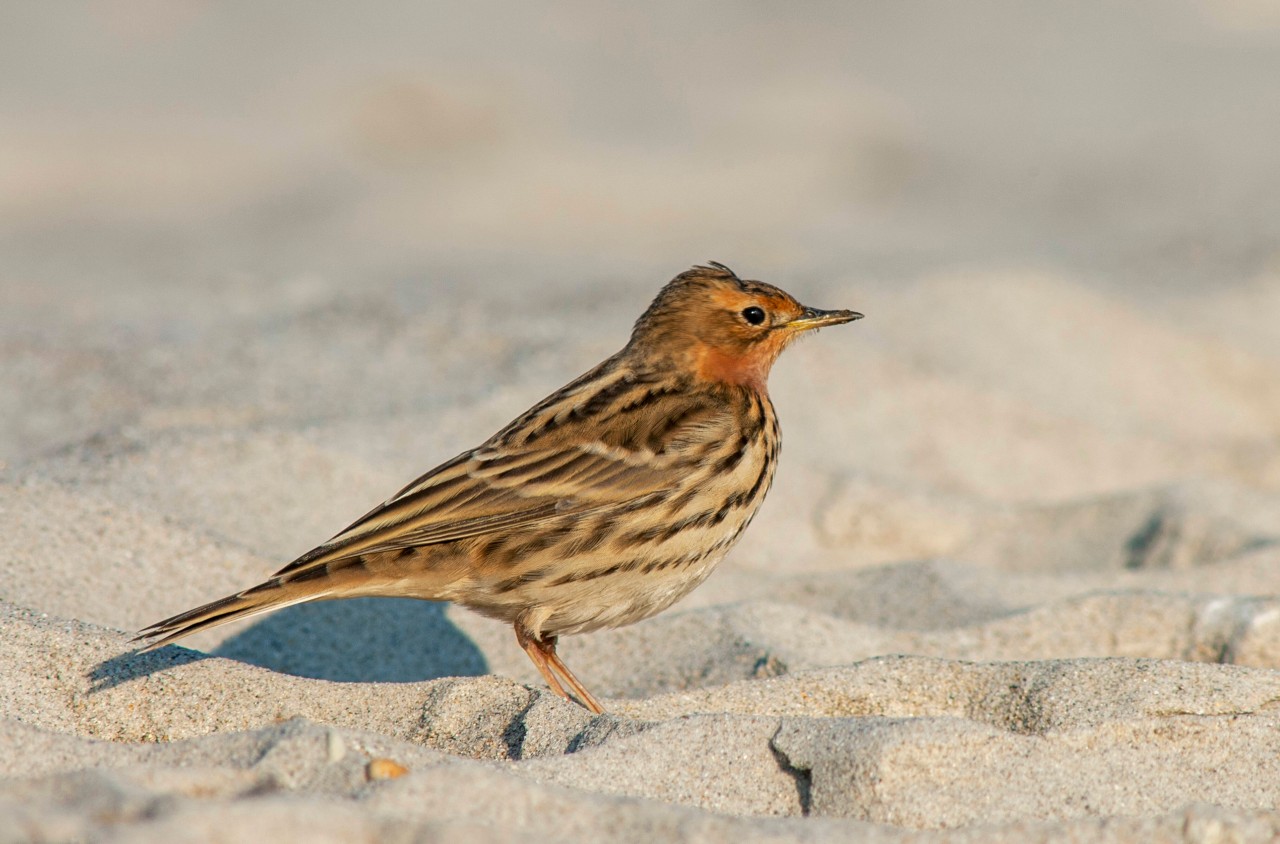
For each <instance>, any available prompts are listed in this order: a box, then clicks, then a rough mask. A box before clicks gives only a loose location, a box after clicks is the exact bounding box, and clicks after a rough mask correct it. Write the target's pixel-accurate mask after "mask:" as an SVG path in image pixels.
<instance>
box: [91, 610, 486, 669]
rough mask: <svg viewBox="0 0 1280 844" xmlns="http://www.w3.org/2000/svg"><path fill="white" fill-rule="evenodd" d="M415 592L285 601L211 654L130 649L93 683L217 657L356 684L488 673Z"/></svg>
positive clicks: (469, 644) (468, 643)
mask: <svg viewBox="0 0 1280 844" xmlns="http://www.w3.org/2000/svg"><path fill="white" fill-rule="evenodd" d="M444 609H445V605H444V604H438V603H432V602H429V601H418V600H413V599H410V598H352V599H348V600H343V601H323V602H317V603H314V604H302V605H299V606H294V607H287V608H285V609H283V610H280V611H279V612H276V613H272V614H271V615H268V616H265V617H263V618H262V619H261V620H260V621H258V622H257V623H256V624H254V625H253V626H251V627H249V628H247V629H246V630H244V631H243V632H241V633H237V634H236V635H235V636H232V637H231V638H230V639H227V640H226V641H225V642H223V643H222V644H221V645H219V646H218V647H217V648H216V649H214V650H213V651H212V652H211V653H208V654H206V653H202V652H200V651H192V650H188V649H186V648H182V647H173V646H171V647H166V648H161V649H160V650H158V651H156V652H154V653H147V654H139V653H136V652H129V653H126V654H121V655H120V656H117V657H113V658H112V659H109V660H106V661H104V662H102V663H100V664H99V665H98V666H96V667H95V668H94V670H93V672H92V674H91V675H90V679H91V680H92V681H93V690H94V691H101V690H104V689H108V688H112V687H114V686H118V685H120V684H122V683H126V682H128V681H130V680H133V679H136V678H138V677H145V676H147V675H150V674H153V673H155V672H157V671H161V670H163V669H166V668H171V667H173V666H176V665H186V664H188V663H192V662H198V661H200V660H203V659H208V658H210V657H213V656H218V657H223V658H226V659H234V660H237V661H239V662H247V663H249V664H251V665H260V666H262V667H263V668H270V669H271V670H273V671H279V672H280V673H282V674H293V675H295V676H298V677H313V678H316V679H320V680H336V681H341V682H356V683H410V682H417V681H422V680H434V679H437V678H439V677H459V676H474V675H479V674H486V673H488V670H489V665H488V662H487V661H486V660H485V658H484V655H483V654H482V653H481V652H480V650H479V648H477V647H476V646H475V643H474V642H473V641H472V640H471V639H470V637H468V636H467V635H466V634H465V633H463V632H462V631H460V630H459V629H458V628H457V627H455V626H454V624H453V622H451V621H450V620H449V619H448V617H447V616H446V615H445V613H444Z"/></svg>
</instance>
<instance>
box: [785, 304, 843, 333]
mask: <svg viewBox="0 0 1280 844" xmlns="http://www.w3.org/2000/svg"><path fill="white" fill-rule="evenodd" d="M855 319H862V314H860V313H858V312H857V311H820V310H818V309H817V308H805V309H804V311H802V312H801V314H800V316H798V317H796V318H795V319H793V320H791V322H788V323H786V324H785V325H783V327H784V328H786V329H788V330H790V331H810V330H812V329H814V328H824V327H826V326H828V325H840V324H841V323H843V322H853V321H854V320H855Z"/></svg>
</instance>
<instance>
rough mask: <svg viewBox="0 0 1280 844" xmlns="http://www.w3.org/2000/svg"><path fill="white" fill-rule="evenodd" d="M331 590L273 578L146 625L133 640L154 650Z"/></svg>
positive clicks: (315, 584) (311, 598) (317, 597)
mask: <svg viewBox="0 0 1280 844" xmlns="http://www.w3.org/2000/svg"><path fill="white" fill-rule="evenodd" d="M328 592H329V589H328V588H326V587H325V586H324V585H322V584H317V583H316V582H314V581H311V582H307V581H303V582H297V581H293V582H290V581H286V580H285V579H283V578H276V577H273V578H272V579H271V580H268V581H266V582H265V583H260V584H258V585H257V586H254V587H252V588H250V589H246V590H244V591H243V592H237V593H236V594H234V595H228V596H227V597H225V598H219V599H218V600H216V601H213V602H211V603H208V604H205V605H204V606H202V607H196V608H195V609H193V610H187V611H186V612H184V613H179V614H178V615H175V616H173V617H172V618H166V619H165V620H164V621H158V622H156V623H155V624H152V625H150V626H149V627H146V628H144V629H143V630H142V631H141V632H139V633H138V635H137V636H135V637H134V638H133V641H134V642H147V644H146V645H145V646H144V647H142V648H141V649H140V652H141V653H146V652H147V651H154V650H155V649H156V648H161V647H164V646H165V645H167V644H169V643H170V642H174V641H177V640H178V639H181V638H183V637H185V636H190V635H191V634H192V633H196V632H198V631H200V630H208V629H209V628H211V627H217V626H218V625H220V624H226V623H228V622H231V621H238V620H240V619H243V618H252V617H253V616H255V615H261V614H263V613H268V612H274V611H275V610H278V609H283V608H284V607H288V606H292V605H293V604H301V603H305V602H307V601H314V600H317V599H319V598H323V597H324V596H325V595H326V594H328Z"/></svg>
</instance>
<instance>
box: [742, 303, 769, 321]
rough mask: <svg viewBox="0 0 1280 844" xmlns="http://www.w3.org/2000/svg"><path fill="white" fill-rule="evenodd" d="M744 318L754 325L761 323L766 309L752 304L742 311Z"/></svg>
mask: <svg viewBox="0 0 1280 844" xmlns="http://www.w3.org/2000/svg"><path fill="white" fill-rule="evenodd" d="M742 318H743V319H745V320H746V321H747V322H749V323H751V324H752V325H759V324H760V323H762V322H764V310H763V309H761V308H757V307H756V306H755V305H752V306H751V307H749V308H747V309H746V310H744V311H743V312H742Z"/></svg>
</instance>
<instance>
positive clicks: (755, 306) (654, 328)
mask: <svg viewBox="0 0 1280 844" xmlns="http://www.w3.org/2000/svg"><path fill="white" fill-rule="evenodd" d="M861 318H862V314H860V313H856V312H855V311H821V310H818V309H816V308H810V307H806V306H804V305H801V304H800V303H799V302H797V301H796V300H795V298H794V297H792V296H791V295H790V294H789V293H787V292H786V291H784V290H781V289H779V288H777V287H774V286H773V285H772V284H765V283H764V282H762V281H748V280H746V279H740V278H738V276H737V275H736V274H734V272H733V270H731V269H729V268H728V267H726V266H724V265H723V264H716V263H713V264H711V265H710V266H706V267H694V268H693V269H691V270H689V271H687V272H683V273H681V274H680V275H678V276H676V277H675V278H674V279H672V280H671V282H669V283H668V284H667V286H666V287H663V288H662V290H661V292H659V293H658V295H657V297H656V298H655V299H654V300H653V303H652V304H651V305H649V308H648V310H646V311H645V312H644V314H643V315H641V317H640V319H638V320H637V321H636V325H635V329H634V330H633V331H632V334H631V342H630V343H629V344H628V345H627V350H628V352H630V353H632V354H635V355H639V356H641V357H642V358H644V359H645V360H646V361H649V362H651V363H655V364H666V365H674V366H677V367H679V368H681V369H683V370H685V371H687V372H689V373H690V374H692V375H694V376H695V377H697V378H700V379H703V380H707V381H716V382H721V383H728V384H737V385H741V386H747V387H751V388H753V389H757V390H760V391H762V392H763V391H764V389H765V384H766V382H767V380H768V378H769V370H770V368H771V367H772V366H773V362H774V361H775V360H777V358H778V355H780V354H781V353H782V350H783V349H785V348H786V347H787V346H789V345H790V344H791V343H792V342H793V341H794V340H795V339H796V338H797V337H799V336H800V335H801V334H804V333H805V332H807V331H813V330H815V329H818V328H823V327H824V326H828V325H839V324H840V323H844V322H852V321H853V320H855V319H861Z"/></svg>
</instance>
